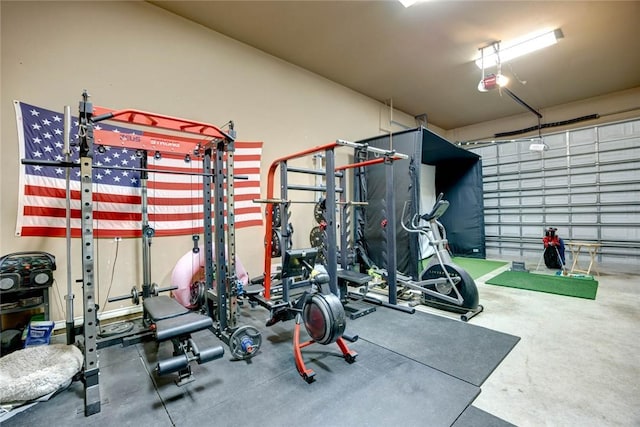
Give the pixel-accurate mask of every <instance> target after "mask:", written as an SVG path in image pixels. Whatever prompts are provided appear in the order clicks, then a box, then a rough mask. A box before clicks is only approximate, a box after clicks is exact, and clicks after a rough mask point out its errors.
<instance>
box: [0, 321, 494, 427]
mask: <svg viewBox="0 0 640 427" xmlns="http://www.w3.org/2000/svg"><path fill="white" fill-rule="evenodd" d="M387 311H390V310H386V309H381V308H378V311H377V312H376V313H378V312H381V313H382V314H383V315H382V316H376V317H375V319H377V320H376V321H377V322H380V321H384V322H387V324H386V325H385V328H381V329H385V330H389V331H392V330H393V329H394V328H395V327H397V325H398V324H400V323H406V322H409V323H411V322H414V321H416V319H419V318H420V316H416V315H407V314H404V313H399V312H395V311H394V312H392V313H387ZM376 313H372V314H370V315H368V316H365V318H363V319H366V318H369V317H371V318H372V319H374V318H373V316H374V315H376ZM267 317H268V316H267V312H266V311H265V310H263V309H261V308H257V309H255V310H243V314H242V315H241V316H240V318H239V323H240V325H245V324H250V325H255V327H257V328H258V330H260V331H261V333H262V340H263V342H262V347H261V350H260V352H259V353H258V354H257V355H256V356H255V357H254V358H253V359H250V360H247V361H232V360H231V357H230V351H229V348H228V347H227V346H226V345H225V346H224V348H225V356H224V357H223V358H222V359H218V360H214V361H211V362H209V363H206V364H203V365H197V364H193V365H192V367H193V373H194V375H195V381H194V382H192V383H189V384H187V385H185V386H183V387H177V386H176V385H175V384H174V383H173V379H174V378H175V376H173V375H169V376H166V377H158V376H157V375H156V374H155V373H153V368H154V367H155V365H156V363H157V360H158V357H160V358H165V357H170V356H171V353H172V346H171V344H170V343H168V342H165V343H160V344H158V343H156V342H153V341H151V342H145V343H141V344H136V345H134V346H129V347H126V348H122V347H120V346H112V347H107V348H105V349H102V350H100V352H99V355H100V358H99V360H100V363H101V365H100V396H101V402H102V410H101V412H100V413H98V414H95V415H92V416H91V417H88V418H85V416H84V401H83V396H84V390H83V386H82V383H81V382H74V383H73V384H72V386H71V387H70V388H69V389H67V390H65V391H63V392H61V393H60V394H58V395H57V396H55V397H53V398H52V399H51V400H49V401H47V402H42V403H39V404H37V405H35V406H33V407H32V408H30V409H28V410H26V411H25V412H23V413H19V414H16V415H15V416H14V417H13V418H10V419H9V420H7V421H6V423H3V427H5V426H6V427H14V426H33V425H64V426H85V425H87V423H90V424H92V425H96V426H103V425H104V426H111V425H122V426H136V427H138V426H147V425H153V426H191V425H215V426H223V427H224V426H239V425H260V426H267V427H268V426H284V425H304V426H323V427H324V426H360V425H372V426H378V425H381V426H386V425H403V426H414V425H415V426H435V427H439V426H451V425H453V424H454V423H456V421H457V420H458V422H460V420H461V419H462V418H461V414H462V415H464V417H465V418H464V419H463V420H467V421H469V420H470V421H473V420H474V419H477V420H478V421H482V420H484V419H486V414H485V413H482V412H478V413H475V412H474V413H467V414H466V415H465V414H464V413H465V411H466V410H467V408H468V407H469V405H470V404H471V403H472V402H473V400H474V399H475V398H476V397H477V395H478V394H479V393H480V388H479V387H477V386H475V385H473V384H471V383H470V382H467V381H462V380H460V379H458V378H457V377H455V376H452V375H451V374H449V373H446V372H445V371H441V370H439V369H434V368H433V367H431V366H429V365H427V364H425V363H424V362H422V361H419V360H418V358H417V357H415V356H414V355H413V353H412V354H411V355H410V356H406V355H404V353H407V351H406V349H407V346H405V345H404V344H403V343H402V342H401V341H400V340H398V339H396V340H395V341H393V342H392V344H394V346H393V347H385V346H382V345H380V344H379V343H374V342H373V341H370V340H372V335H371V334H369V333H368V332H366V331H365V328H364V327H362V328H361V327H360V326H358V328H353V331H354V332H356V331H357V332H359V333H360V335H361V337H365V336H366V335H369V338H368V339H366V340H365V339H363V338H360V340H358V341H357V342H355V343H349V347H350V348H351V349H352V350H355V351H356V352H358V357H357V360H356V362H355V363H353V364H348V363H347V362H346V361H345V360H344V359H343V358H342V357H341V353H340V351H339V349H338V347H337V345H336V344H331V345H327V346H322V345H318V344H313V345H311V346H309V347H306V348H304V349H303V350H302V354H303V357H304V360H305V363H306V364H307V367H308V368H311V369H313V370H314V371H315V372H316V381H315V382H314V383H312V384H307V383H306V382H305V381H304V380H303V379H302V378H301V377H300V376H299V374H298V372H297V370H296V368H295V364H294V357H293V350H292V337H293V327H294V322H293V321H288V322H285V323H278V324H276V325H274V326H272V327H269V328H267V327H265V326H264V322H265V321H266V318H267ZM398 317H399V318H401V319H402V322H399V321H398V319H396V320H394V318H398ZM428 317H429V316H427V318H428ZM433 317H435V316H433ZM385 319H386V320H385ZM450 322H453V323H457V322H454V321H450ZM367 323H369V321H368V320H367V321H366V322H362V321H361V320H360V319H358V320H356V321H351V322H350V323H349V324H350V326H349V328H351V327H352V326H356V325H361V326H364V325H366V324H367ZM370 323H372V324H373V323H375V322H370ZM460 324H461V325H465V328H466V327H471V326H472V325H466V324H462V323H460ZM422 327H423V328H424V321H423V326H422ZM438 328H440V326H438ZM444 328H445V329H444V331H450V332H451V331H452V332H455V333H457V332H456V329H455V327H454V328H452V327H451V326H450V325H448V324H445V326H444ZM471 329H472V330H473V331H476V330H477V329H482V328H477V327H472V328H471ZM403 330H404V329H403ZM441 332H442V331H441ZM458 332H459V331H458ZM476 332H477V331H476ZM489 332H493V331H489ZM405 333H406V332H405ZM406 335H407V337H409V338H412V339H413V340H415V339H416V338H417V336H419V335H420V334H419V333H418V334H417V333H416V331H414V332H413V333H406ZM468 335H474V334H468ZM475 335H477V333H476V334H475ZM193 337H194V339H195V340H196V342H197V343H198V345H199V346H200V348H201V349H202V348H206V347H209V346H217V345H220V344H221V342H220V340H219V339H218V338H217V337H216V336H215V335H214V334H213V333H211V332H210V331H208V330H206V331H199V332H197V333H195V334H193ZM303 337H306V334H304V333H303ZM461 338H463V339H464V335H463V336H461ZM303 339H304V338H303ZM421 339H423V340H424V338H421ZM417 342H418V341H415V343H417ZM492 342H493V343H494V344H493V345H496V344H495V342H496V340H495V339H493V340H492ZM403 346H404V347H403ZM409 347H411V349H412V351H417V347H414V346H409ZM422 347H423V348H426V347H428V345H427V344H426V343H425V342H422ZM484 357H485V358H486V356H484ZM502 357H504V356H502ZM467 425H479V424H473V423H472V424H469V423H467V424H463V426H467ZM498 425H501V424H498Z"/></svg>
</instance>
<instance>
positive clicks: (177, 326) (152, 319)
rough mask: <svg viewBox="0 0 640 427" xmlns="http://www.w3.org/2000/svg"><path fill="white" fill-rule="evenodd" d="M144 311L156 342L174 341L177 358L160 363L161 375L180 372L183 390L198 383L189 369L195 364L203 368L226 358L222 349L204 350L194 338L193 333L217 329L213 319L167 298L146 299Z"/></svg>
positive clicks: (158, 370) (174, 354) (158, 366)
mask: <svg viewBox="0 0 640 427" xmlns="http://www.w3.org/2000/svg"><path fill="white" fill-rule="evenodd" d="M143 307H144V312H145V319H146V320H148V321H149V323H150V325H151V329H152V330H153V331H154V334H155V337H156V340H157V341H158V342H163V341H169V340H171V342H172V343H173V357H171V358H169V359H165V360H160V361H158V365H157V366H156V372H157V373H158V375H166V374H170V373H172V372H178V379H177V380H176V384H178V385H179V386H181V385H184V384H187V383H189V382H191V381H193V380H194V378H193V376H192V375H191V366H190V365H189V364H190V363H191V362H193V361H196V362H198V364H202V363H206V362H210V361H212V360H215V359H219V358H221V357H222V356H223V355H224V348H222V347H221V346H218V347H211V348H206V349H203V350H200V349H199V348H198V346H197V345H196V343H195V342H194V341H193V339H192V338H191V334H192V333H193V332H197V331H201V330H203V329H207V328H210V327H211V326H213V321H212V320H211V318H210V317H208V316H205V315H202V314H198V313H194V312H191V311H189V310H188V309H186V308H185V307H183V306H182V305H180V303H178V301H176V300H175V299H173V298H169V297H168V296H164V295H160V296H155V297H150V298H145V300H144V302H143Z"/></svg>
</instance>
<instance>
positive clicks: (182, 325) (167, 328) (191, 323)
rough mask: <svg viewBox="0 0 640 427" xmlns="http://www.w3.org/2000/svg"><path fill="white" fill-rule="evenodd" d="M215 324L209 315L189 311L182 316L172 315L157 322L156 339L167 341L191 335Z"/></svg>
mask: <svg viewBox="0 0 640 427" xmlns="http://www.w3.org/2000/svg"><path fill="white" fill-rule="evenodd" d="M211 326H213V321H212V320H211V318H210V317H209V316H204V315H202V314H198V313H192V312H188V313H187V314H183V315H182V316H176V317H170V318H168V319H164V320H159V321H157V322H156V339H157V340H158V341H166V340H170V339H172V338H178V337H181V336H184V335H189V334H190V333H192V332H196V331H200V330H202V329H207V328H209V327H211Z"/></svg>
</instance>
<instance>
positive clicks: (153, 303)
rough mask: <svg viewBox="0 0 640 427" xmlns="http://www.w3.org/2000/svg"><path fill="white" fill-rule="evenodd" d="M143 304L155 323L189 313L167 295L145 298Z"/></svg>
mask: <svg viewBox="0 0 640 427" xmlns="http://www.w3.org/2000/svg"><path fill="white" fill-rule="evenodd" d="M142 304H143V306H144V309H145V311H146V312H147V314H148V315H149V317H151V319H152V320H155V321H158V320H164V319H169V318H171V317H176V316H182V315H184V314H187V313H189V310H188V309H187V308H185V307H183V306H181V305H180V303H179V302H178V301H176V300H174V299H173V298H169V297H168V296H166V295H160V296H157V297H150V298H145V300H144V302H143V303H142Z"/></svg>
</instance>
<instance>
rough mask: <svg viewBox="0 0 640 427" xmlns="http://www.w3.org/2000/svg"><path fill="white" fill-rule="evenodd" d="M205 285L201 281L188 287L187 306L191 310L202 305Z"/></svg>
mask: <svg viewBox="0 0 640 427" xmlns="http://www.w3.org/2000/svg"><path fill="white" fill-rule="evenodd" d="M204 290H205V283H204V282H202V281H197V282H193V283H192V284H191V286H190V287H189V292H190V293H189V304H191V307H193V308H200V307H202V306H203V305H204Z"/></svg>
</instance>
